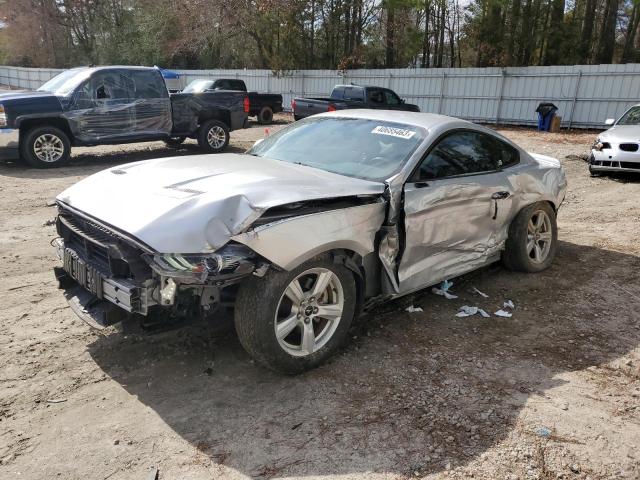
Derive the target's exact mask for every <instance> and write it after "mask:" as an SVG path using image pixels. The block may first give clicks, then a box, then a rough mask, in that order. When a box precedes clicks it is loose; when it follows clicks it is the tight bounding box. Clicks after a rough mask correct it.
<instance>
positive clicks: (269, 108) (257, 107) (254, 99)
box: [182, 78, 282, 125]
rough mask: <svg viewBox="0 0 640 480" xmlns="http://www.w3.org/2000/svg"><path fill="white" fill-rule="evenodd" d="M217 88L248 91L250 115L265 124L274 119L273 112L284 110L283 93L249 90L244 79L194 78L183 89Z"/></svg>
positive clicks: (191, 91) (211, 89) (213, 89)
mask: <svg viewBox="0 0 640 480" xmlns="http://www.w3.org/2000/svg"><path fill="white" fill-rule="evenodd" d="M217 90H233V91H237V92H246V94H247V96H248V97H249V115H250V116H252V117H256V119H257V120H258V122H260V123H261V124H263V125H269V124H270V123H271V122H272V121H273V114H274V113H278V112H281V111H282V95H279V94H276V93H258V92H247V85H246V84H245V83H244V81H243V80H237V79H235V78H218V79H217V80H194V81H192V82H191V83H190V84H189V85H187V86H186V87H185V89H184V90H182V91H183V92H185V93H186V92H189V93H196V92H214V91H217Z"/></svg>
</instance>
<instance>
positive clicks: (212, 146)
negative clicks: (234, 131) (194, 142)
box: [198, 120, 230, 153]
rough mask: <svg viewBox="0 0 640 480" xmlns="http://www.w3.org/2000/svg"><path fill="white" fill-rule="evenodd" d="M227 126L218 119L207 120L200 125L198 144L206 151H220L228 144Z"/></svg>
mask: <svg viewBox="0 0 640 480" xmlns="http://www.w3.org/2000/svg"><path fill="white" fill-rule="evenodd" d="M229 138H230V135H229V127H227V126H226V125H225V124H224V123H222V122H221V121H219V120H209V121H208V122H205V123H203V124H202V125H201V126H200V130H199V132H198V146H199V147H200V148H201V149H202V150H204V151H205V152H207V153H220V152H222V151H223V150H224V149H225V148H227V145H229Z"/></svg>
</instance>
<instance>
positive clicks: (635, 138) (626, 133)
mask: <svg viewBox="0 0 640 480" xmlns="http://www.w3.org/2000/svg"><path fill="white" fill-rule="evenodd" d="M598 138H599V139H600V140H601V141H604V142H612V143H620V142H636V143H637V142H640V125H616V126H614V127H611V128H610V129H609V130H606V131H604V132H602V133H601V134H600V135H598Z"/></svg>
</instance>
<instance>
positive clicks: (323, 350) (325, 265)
mask: <svg viewBox="0 0 640 480" xmlns="http://www.w3.org/2000/svg"><path fill="white" fill-rule="evenodd" d="M321 278H322V279H323V280H321ZM316 287H317V288H318V291H319V292H320V293H319V294H318V293H317V292H315V291H314V289H315V288H316ZM355 311H356V285H355V280H354V278H353V274H352V273H351V272H350V271H349V270H348V269H347V268H346V267H345V266H344V265H341V264H337V263H334V262H332V261H331V260H330V259H329V258H326V257H318V258H315V259H313V260H310V261H308V262H305V263H304V264H302V265H300V266H299V267H298V268H296V269H294V270H292V271H290V272H287V271H273V270H272V271H269V272H268V273H267V274H266V275H265V276H264V277H263V278H258V277H255V276H250V277H248V278H247V279H246V280H245V281H244V282H243V283H242V284H241V285H240V289H239V291H238V295H237V297H236V302H235V313H234V316H235V325H236V331H237V333H238V338H239V339H240V343H242V346H243V347H244V349H245V350H246V351H247V352H248V353H249V355H251V357H253V359H254V360H256V362H258V363H260V364H261V365H263V366H265V367H267V368H270V369H272V370H275V371H278V372H281V373H285V374H296V373H301V372H303V371H305V370H309V369H311V368H315V367H317V366H318V365H320V364H321V363H323V362H324V361H325V360H327V359H328V358H329V357H330V356H332V355H333V354H334V353H335V352H336V351H337V350H338V348H340V346H341V345H342V344H343V343H344V342H345V340H346V339H347V335H348V332H349V327H350V326H351V323H352V321H353V317H354V315H355ZM323 313H324V314H325V315H327V316H326V317H324V316H323Z"/></svg>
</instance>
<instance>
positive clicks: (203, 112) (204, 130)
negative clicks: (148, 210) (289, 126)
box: [0, 67, 249, 168]
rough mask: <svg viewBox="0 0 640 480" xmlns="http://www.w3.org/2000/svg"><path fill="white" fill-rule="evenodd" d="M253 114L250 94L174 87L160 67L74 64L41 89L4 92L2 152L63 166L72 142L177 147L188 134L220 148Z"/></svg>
mask: <svg viewBox="0 0 640 480" xmlns="http://www.w3.org/2000/svg"><path fill="white" fill-rule="evenodd" d="M248 113H249V99H248V97H247V95H246V94H245V93H240V92H227V91H221V92H211V93H202V94H189V93H176V94H169V92H168V91H167V87H166V85H165V83H164V79H163V78H162V75H161V73H160V70H159V69H157V68H149V67H81V68H74V69H71V70H66V71H64V72H62V73H61V74H59V75H58V76H56V77H54V78H52V79H51V80H49V81H48V82H47V83H45V84H44V85H42V87H40V88H39V89H38V90H36V91H33V92H31V91H29V92H10V93H5V94H2V95H0V158H3V159H14V158H21V159H22V160H24V161H25V162H27V163H28V164H29V165H31V166H33V167H37V168H50V167H57V166H60V165H63V164H64V163H65V162H66V161H67V160H68V159H69V155H70V153H71V147H72V146H93V145H104V144H120V143H132V142H145V141H157V140H164V141H165V142H166V143H167V144H168V145H170V146H177V145H179V144H181V143H182V142H183V141H184V140H185V139H186V138H187V137H189V138H195V139H197V140H198V145H199V146H200V148H201V149H202V150H204V151H205V152H209V153H217V152H221V151H223V150H224V149H225V148H226V146H227V144H228V143H229V132H230V131H232V130H236V129H239V128H243V127H245V126H246V124H247V115H248Z"/></svg>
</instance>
